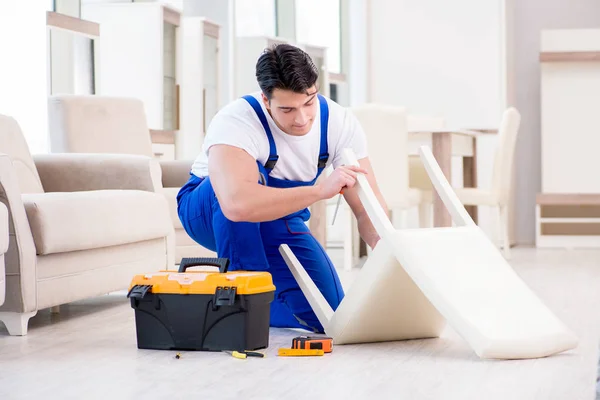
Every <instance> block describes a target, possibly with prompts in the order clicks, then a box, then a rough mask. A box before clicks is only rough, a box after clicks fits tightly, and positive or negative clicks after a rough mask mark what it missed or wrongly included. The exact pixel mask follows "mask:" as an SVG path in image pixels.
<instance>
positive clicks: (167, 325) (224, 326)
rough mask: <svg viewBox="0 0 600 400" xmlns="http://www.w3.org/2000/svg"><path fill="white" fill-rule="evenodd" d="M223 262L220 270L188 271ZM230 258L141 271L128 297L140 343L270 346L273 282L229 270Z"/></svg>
mask: <svg viewBox="0 0 600 400" xmlns="http://www.w3.org/2000/svg"><path fill="white" fill-rule="evenodd" d="M206 265H210V266H219V268H220V270H219V272H208V271H187V272H186V269H187V268H188V267H192V266H206ZM228 265H229V260H227V259H207V258H197V259H183V260H182V261H181V264H180V268H179V272H169V271H163V272H159V273H155V274H146V275H138V276H136V277H134V279H133V280H132V283H131V286H130V290H129V293H128V295H127V296H128V297H129V298H130V301H131V307H132V308H133V309H134V310H135V325H136V336H137V345H138V348H140V349H157V350H204V351H221V350H237V351H245V350H258V349H263V348H266V347H268V346H269V324H270V305H271V302H272V301H273V298H274V292H275V286H274V285H273V283H272V279H271V275H270V274H268V273H266V272H255V271H235V272H227V267H228Z"/></svg>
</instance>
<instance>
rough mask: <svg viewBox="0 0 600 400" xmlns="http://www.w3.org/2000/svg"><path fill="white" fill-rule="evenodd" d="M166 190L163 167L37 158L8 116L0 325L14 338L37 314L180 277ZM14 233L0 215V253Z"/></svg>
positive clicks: (144, 160)
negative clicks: (138, 281)
mask: <svg viewBox="0 0 600 400" xmlns="http://www.w3.org/2000/svg"><path fill="white" fill-rule="evenodd" d="M157 185H160V167H159V165H158V163H157V162H156V160H153V159H151V158H149V157H144V156H135V155H113V154H39V155H35V156H32V155H31V153H30V152H29V148H28V146H27V143H26V141H25V137H24V136H23V134H22V133H21V129H20V127H19V125H18V124H17V122H16V121H15V120H14V119H13V118H11V117H7V116H2V115H0V203H1V204H3V205H4V206H5V207H6V209H8V227H9V232H10V233H9V240H8V249H7V251H6V257H5V267H6V271H5V273H2V277H4V276H6V278H5V284H6V293H5V294H6V296H5V301H4V304H3V305H2V306H0V321H2V322H3V323H4V325H6V327H7V329H8V332H9V334H11V335H25V334H26V333H27V325H28V321H29V319H30V318H31V317H32V316H34V315H35V314H36V313H37V311H38V310H41V309H46V308H52V307H56V306H59V305H61V304H66V303H70V302H73V301H77V300H81V299H84V298H88V297H93V296H98V295H102V294H106V293H109V292H112V291H116V290H123V289H126V288H127V287H128V286H129V283H130V282H131V278H132V277H133V276H134V275H137V274H143V273H151V272H155V271H159V270H164V269H173V268H174V252H175V246H174V235H175V233H174V230H173V225H172V223H171V218H170V215H169V205H168V203H167V201H166V199H165V198H164V196H162V195H160V194H158V193H156V187H157ZM6 224H7V222H6V219H5V214H2V213H0V254H4V249H5V248H6V237H5V235H4V234H5V233H6V232H5V231H6ZM0 258H1V257H0ZM0 282H1V280H0Z"/></svg>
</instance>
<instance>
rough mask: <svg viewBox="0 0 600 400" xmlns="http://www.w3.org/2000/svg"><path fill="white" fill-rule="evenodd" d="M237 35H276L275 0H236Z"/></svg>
mask: <svg viewBox="0 0 600 400" xmlns="http://www.w3.org/2000/svg"><path fill="white" fill-rule="evenodd" d="M234 3H235V31H236V35H237V36H275V35H276V28H275V19H276V15H275V1H274V0H235V1H234Z"/></svg>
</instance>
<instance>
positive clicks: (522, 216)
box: [514, 0, 600, 244]
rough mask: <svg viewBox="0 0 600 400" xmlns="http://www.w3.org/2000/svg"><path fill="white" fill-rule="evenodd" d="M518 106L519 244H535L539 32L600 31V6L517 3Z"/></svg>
mask: <svg viewBox="0 0 600 400" xmlns="http://www.w3.org/2000/svg"><path fill="white" fill-rule="evenodd" d="M514 20H515V32H514V33H515V39H516V40H515V72H516V75H515V80H516V106H517V108H518V109H519V111H520V112H521V116H522V120H521V131H520V133H519V139H518V141H517V148H516V154H515V156H516V169H517V171H518V174H517V180H516V203H517V215H516V223H517V225H516V239H517V241H518V243H524V244H533V243H534V241H535V215H534V207H535V196H536V193H538V192H539V191H540V189H541V156H540V145H541V143H540V64H539V49H540V32H541V31H542V30H544V29H574V28H599V27H600V1H598V0H573V1H564V0H527V1H518V2H516V3H515V12H514Z"/></svg>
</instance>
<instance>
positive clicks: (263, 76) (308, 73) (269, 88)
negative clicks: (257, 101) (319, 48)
mask: <svg viewBox="0 0 600 400" xmlns="http://www.w3.org/2000/svg"><path fill="white" fill-rule="evenodd" d="M318 78H319V71H318V70H317V67H316V66H315V64H314V63H313V61H312V60H311V58H310V56H309V55H308V54H306V52H304V51H302V50H301V49H299V48H298V47H295V46H292V45H289V44H278V45H275V46H273V47H272V48H269V49H266V50H265V52H264V53H263V54H261V56H260V57H259V59H258V62H257V63H256V79H257V80H258V85H259V86H260V89H261V90H262V92H263V93H264V94H265V96H267V99H269V100H271V96H272V95H273V90H275V89H282V90H291V91H293V92H296V93H306V92H307V90H308V89H309V88H311V87H312V86H313V85H315V84H316V82H317V79H318Z"/></svg>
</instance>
